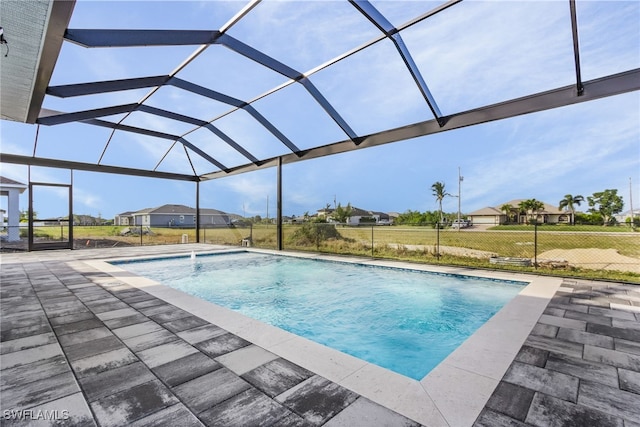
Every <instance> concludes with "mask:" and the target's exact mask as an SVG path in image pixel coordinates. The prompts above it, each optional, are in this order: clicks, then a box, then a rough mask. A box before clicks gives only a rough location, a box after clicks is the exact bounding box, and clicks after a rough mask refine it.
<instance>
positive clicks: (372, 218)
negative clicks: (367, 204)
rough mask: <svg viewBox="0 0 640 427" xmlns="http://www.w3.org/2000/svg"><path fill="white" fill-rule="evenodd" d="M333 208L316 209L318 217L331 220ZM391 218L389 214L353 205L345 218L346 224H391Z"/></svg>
mask: <svg viewBox="0 0 640 427" xmlns="http://www.w3.org/2000/svg"><path fill="white" fill-rule="evenodd" d="M333 211H334V209H330V208H324V209H319V210H318V213H317V215H318V217H319V218H325V219H326V220H327V221H329V222H332V221H333V218H332V217H331V215H332V214H333ZM391 223H392V220H391V217H390V216H389V214H386V213H384V212H376V211H368V210H364V209H360V208H356V207H354V206H352V207H351V216H350V217H349V218H348V219H347V222H346V224H347V225H360V224H378V225H384V224H391Z"/></svg>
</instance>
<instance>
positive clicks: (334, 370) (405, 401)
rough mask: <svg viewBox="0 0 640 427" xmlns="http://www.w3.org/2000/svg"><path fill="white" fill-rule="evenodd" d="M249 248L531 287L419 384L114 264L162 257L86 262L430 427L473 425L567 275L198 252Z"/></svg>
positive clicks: (396, 262)
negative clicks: (255, 254)
mask: <svg viewBox="0 0 640 427" xmlns="http://www.w3.org/2000/svg"><path fill="white" fill-rule="evenodd" d="M243 251H246V252H255V253H264V254H272V255H287V256H292V257H297V258H307V259H318V260H326V261H339V262H345V263H353V264H361V265H370V266H383V267H395V268H403V269H410V270H417V271H427V272H435V273H445V274H458V275H471V276H476V277H484V278H489V279H500V280H510V281H513V280H518V281H524V282H528V283H529V284H528V285H526V286H525V287H524V288H523V289H522V291H520V292H519V293H518V295H517V296H516V297H514V298H513V299H512V300H511V301H510V302H509V303H507V304H506V305H505V306H504V307H503V308H502V309H501V310H500V311H498V313H496V314H495V315H494V316H493V317H492V318H491V319H489V321H487V322H486V323H485V324H484V325H483V326H482V327H480V328H479V329H478V330H477V331H476V332H475V333H474V334H473V335H472V336H471V337H469V338H468V339H467V340H466V341H465V342H464V343H463V344H462V345H460V346H459V347H458V348H457V349H456V350H454V351H453V353H451V354H450V355H449V356H448V357H447V358H446V359H445V360H443V361H442V362H441V363H440V364H439V365H437V366H436V367H435V368H434V369H433V370H432V371H431V372H430V373H429V374H427V375H426V376H425V377H424V378H423V379H422V380H420V381H418V380H414V379H411V378H409V377H406V376H404V375H401V374H398V373H395V372H393V371H390V370H388V369H385V368H382V367H379V366H377V365H374V364H372V363H369V362H366V361H364V360H361V359H358V358H356V357H354V356H351V355H348V354H345V353H342V352H340V351H338V350H335V349H332V348H329V347H326V346H324V345H322V344H318V343H316V342H313V341H311V340H309V339H306V338H303V337H300V336H297V335H295V334H292V333H290V332H287V331H284V330H282V329H280V328H277V327H275V326H271V325H268V324H266V323H263V322H260V321H258V320H254V319H251V318H249V317H247V316H244V315H242V314H240V313H237V312H234V311H232V310H230V309H227V308H225V307H222V306H218V305H216V304H213V303H210V302H207V301H204V300H201V299H199V298H197V297H194V296H191V295H188V294H186V293H184V292H182V291H179V290H177V289H173V288H171V287H169V286H166V285H163V284H161V283H158V282H156V281H153V280H151V279H147V278H145V277H141V276H137V275H135V274H134V273H131V272H129V271H127V270H124V269H123V268H121V267H120V266H118V265H114V264H110V262H113V261H123V260H133V259H135V260H143V259H154V258H159V257H158V256H157V255H156V256H139V257H131V256H128V257H117V258H109V259H102V260H83V261H81V262H84V263H86V264H88V265H90V266H92V267H94V268H97V269H98V270H100V271H102V272H104V273H107V274H110V275H111V276H114V277H116V278H118V279H119V280H121V281H123V282H125V283H127V284H129V285H131V286H134V287H136V288H139V289H142V290H144V291H145V292H148V293H150V294H151V295H154V296H155V297H158V298H160V299H163V300H164V301H166V302H168V303H171V304H173V305H175V306H177V307H179V308H181V309H183V310H185V311H188V312H190V313H191V314H193V315H195V316H198V317H200V318H202V319H204V320H206V321H208V322H211V323H213V324H216V325H218V326H220V327H222V328H224V329H226V330H228V331H229V332H231V333H233V334H236V335H238V336H240V337H241V338H243V339H245V340H247V341H249V342H251V343H253V344H255V345H258V346H260V347H262V348H264V349H266V350H268V351H270V352H272V353H274V354H276V355H278V356H280V357H282V358H284V359H287V360H289V361H291V362H293V363H295V364H297V365H300V366H302V367H304V368H306V369H308V370H310V371H313V372H314V373H316V374H318V375H321V376H323V377H325V378H327V379H329V380H331V381H333V382H335V383H337V384H339V385H341V386H343V387H346V388H348V389H350V390H352V391H354V392H356V393H358V394H360V395H361V396H364V397H366V398H368V399H370V400H372V401H374V402H376V403H378V404H380V405H382V406H384V407H386V408H389V409H391V410H393V411H395V412H398V413H399V414H402V415H404V416H406V417H408V418H410V419H412V420H414V421H416V422H419V423H421V424H423V425H429V426H450V425H455V426H458V425H460V426H470V425H472V424H473V422H474V421H475V419H476V418H477V417H478V415H479V414H480V412H481V410H482V408H483V407H484V406H485V404H486V403H487V401H488V399H489V397H490V396H491V394H492V393H493V391H494V389H495V388H496V386H497V385H498V383H499V382H500V380H501V379H502V377H503V375H504V374H505V372H506V370H507V369H508V367H509V365H510V364H511V362H512V361H513V360H514V358H515V356H516V354H517V352H518V351H519V349H520V348H521V346H522V344H523V343H524V341H525V339H526V338H527V336H528V335H529V333H530V332H531V330H532V329H533V327H534V325H535V324H536V322H537V321H538V319H539V318H540V316H541V315H542V313H543V311H544V310H545V308H546V306H547V304H548V303H549V301H550V299H551V298H552V297H553V295H554V294H555V293H556V291H557V290H558V288H559V287H560V284H561V282H562V279H561V278H555V277H546V276H535V275H530V274H519V273H513V272H496V271H482V270H474V269H470V268H463V267H446V266H435V265H426V264H414V263H407V262H401V261H390V260H380V259H363V258H355V257H346V256H336V255H325V254H317V253H300V252H288V251H274V250H263V249H254V248H243V249H242V250H238V249H229V250H205V251H197V252H196V254H197V255H206V254H222V253H232V252H243ZM182 256H185V255H182ZM187 256H188V255H187ZM505 325H508V328H505Z"/></svg>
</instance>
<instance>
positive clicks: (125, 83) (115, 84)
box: [47, 76, 169, 98]
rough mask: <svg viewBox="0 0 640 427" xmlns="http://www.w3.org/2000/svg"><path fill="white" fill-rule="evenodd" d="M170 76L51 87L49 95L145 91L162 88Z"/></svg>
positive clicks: (71, 95) (60, 96)
mask: <svg viewBox="0 0 640 427" xmlns="http://www.w3.org/2000/svg"><path fill="white" fill-rule="evenodd" d="M168 80H169V76H153V77H141V78H134V79H122V80H109V81H104V82H91V83H78V84H71V85H61V86H49V87H48V88H47V95H53V96H57V97H59V98H70V97H74V96H84V95H96V94H99V93H107V92H120V91H122V90H132V89H143V88H146V87H153V86H162V85H164V84H166V83H167V81H168Z"/></svg>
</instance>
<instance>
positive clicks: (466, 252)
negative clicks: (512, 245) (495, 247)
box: [387, 243, 498, 259]
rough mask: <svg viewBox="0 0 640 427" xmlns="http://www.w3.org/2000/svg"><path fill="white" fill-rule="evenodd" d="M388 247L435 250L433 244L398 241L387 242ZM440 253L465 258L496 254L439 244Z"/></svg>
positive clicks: (489, 256) (480, 257) (483, 257)
mask: <svg viewBox="0 0 640 427" xmlns="http://www.w3.org/2000/svg"><path fill="white" fill-rule="evenodd" d="M387 246H388V247H390V248H392V249H399V248H404V249H406V250H408V251H424V250H428V251H431V252H433V251H435V247H434V246H426V245H402V244H400V243H389V244H387ZM440 253H441V254H447V255H454V256H460V257H467V258H478V259H489V258H491V257H494V256H498V254H496V253H494V252H487V251H480V250H477V249H468V248H460V247H457V246H440Z"/></svg>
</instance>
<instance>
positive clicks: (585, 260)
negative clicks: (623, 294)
mask: <svg viewBox="0 0 640 427" xmlns="http://www.w3.org/2000/svg"><path fill="white" fill-rule="evenodd" d="M540 260H564V261H567V262H568V263H569V265H571V266H573V267H579V268H588V269H590V270H617V271H628V272H633V273H640V259H638V258H632V257H628V256H625V255H620V254H619V253H618V251H617V250H615V249H594V248H589V249H552V250H550V251H547V252H543V253H541V254H539V255H538V261H540Z"/></svg>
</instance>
